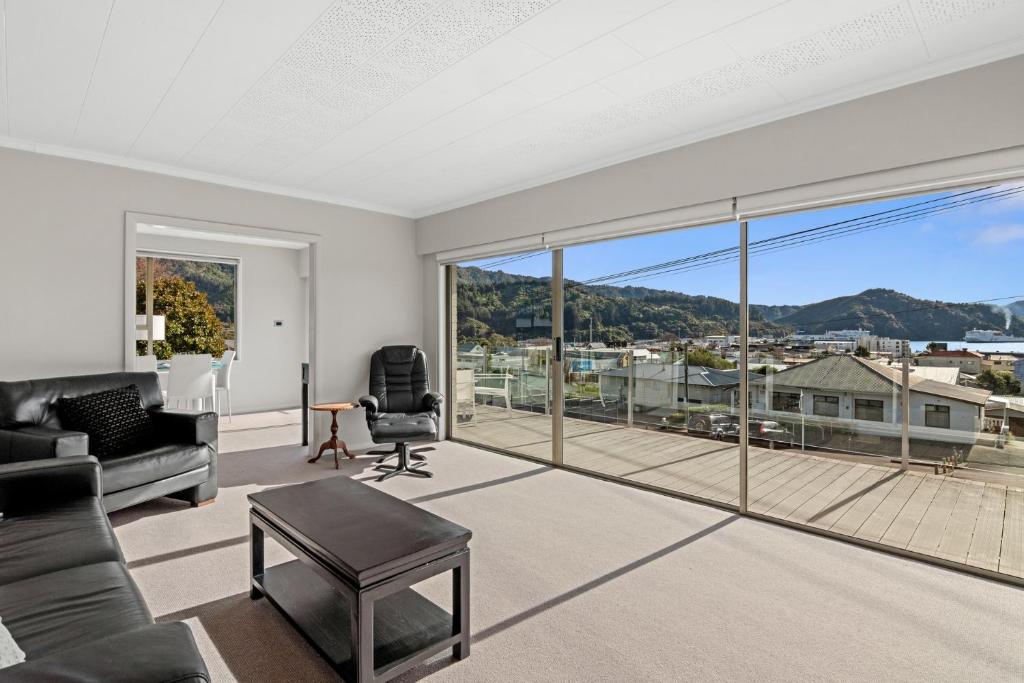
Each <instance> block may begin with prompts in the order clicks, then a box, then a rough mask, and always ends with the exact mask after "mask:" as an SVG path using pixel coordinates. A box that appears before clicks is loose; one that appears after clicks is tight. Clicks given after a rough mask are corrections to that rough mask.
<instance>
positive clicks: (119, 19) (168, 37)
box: [73, 0, 221, 154]
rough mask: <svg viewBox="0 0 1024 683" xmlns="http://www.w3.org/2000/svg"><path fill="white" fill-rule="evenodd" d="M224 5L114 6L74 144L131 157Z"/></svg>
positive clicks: (194, 0) (151, 1) (147, 2)
mask: <svg viewBox="0 0 1024 683" xmlns="http://www.w3.org/2000/svg"><path fill="white" fill-rule="evenodd" d="M220 5H221V0H176V1H175V2H174V3H168V2H165V1H164V0H132V2H118V3H115V4H114V8H113V10H112V11H111V14H110V21H109V23H108V26H107V30H106V37H105V39H104V41H103V46H102V48H101V49H100V53H99V57H98V58H97V60H96V66H95V70H94V72H93V76H92V80H91V82H90V84H89V91H88V93H87V94H86V97H85V101H84V102H83V103H82V111H81V114H80V115H79V117H78V122H77V125H76V128H75V135H74V140H73V143H74V144H75V145H81V146H83V147H86V148H88V149H95V150H98V151H101V152H105V153H109V154H124V153H125V152H127V151H128V148H129V147H131V144H132V142H134V141H135V138H136V136H138V134H139V132H140V131H141V130H142V129H143V127H144V126H145V125H146V123H147V122H148V121H149V117H150V116H151V115H152V114H153V112H154V111H155V110H156V108H157V107H158V106H159V104H160V100H161V99H162V98H163V96H164V93H166V92H167V89H168V88H169V87H170V86H171V84H172V83H173V82H174V79H175V77H176V76H177V75H178V73H179V72H180V71H181V68H182V66H183V65H184V64H185V60H186V59H188V56H189V54H190V53H191V52H192V48H193V47H195V45H196V42H197V41H198V40H199V39H200V37H201V36H202V35H203V31H204V30H205V29H206V27H207V26H209V24H210V21H211V20H212V19H213V17H214V15H215V14H216V13H217V10H218V9H219V8H220Z"/></svg>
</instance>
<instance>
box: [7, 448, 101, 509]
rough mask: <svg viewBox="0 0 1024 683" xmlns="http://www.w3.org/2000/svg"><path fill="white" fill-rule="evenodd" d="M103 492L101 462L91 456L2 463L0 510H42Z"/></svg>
mask: <svg viewBox="0 0 1024 683" xmlns="http://www.w3.org/2000/svg"><path fill="white" fill-rule="evenodd" d="M102 494H103V479H102V471H101V470H100V463H99V461H98V460H97V459H96V458H94V457H92V456H91V455H73V456H68V457H66V458H50V459H47V460H33V461H29V462H15V463H10V464H7V465H0V513H4V514H11V513H12V512H18V511H21V510H30V509H39V508H41V507H49V506H51V505H54V504H56V503H61V502H64V501H67V500H74V499H76V498H88V497H97V498H98V497H100V496H101V495H102Z"/></svg>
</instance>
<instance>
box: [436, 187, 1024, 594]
mask: <svg viewBox="0 0 1024 683" xmlns="http://www.w3.org/2000/svg"><path fill="white" fill-rule="evenodd" d="M1014 181H1018V182H1020V181H1024V173H1022V171H1021V170H1020V169H1019V168H1017V169H1014V170H1013V171H1011V172H1000V173H996V174H992V176H991V177H985V178H984V180H982V179H980V178H979V177H971V178H964V177H962V176H961V178H960V179H959V180H954V179H949V178H947V179H945V180H943V181H942V182H935V183H925V184H919V185H916V186H909V185H904V186H900V187H897V188H892V187H890V188H889V189H882V190H877V191H872V192H864V193H861V194H849V195H834V196H832V198H831V199H828V198H822V199H819V200H817V201H814V202H804V203H802V204H797V205H786V204H780V205H779V206H775V207H770V208H761V207H758V209H756V210H748V211H744V210H743V208H742V207H741V206H739V205H738V204H737V199H736V198H733V213H732V216H731V219H730V220H729V222H730V223H732V224H738V226H739V231H740V238H739V248H740V259H739V273H738V276H739V280H740V292H739V299H740V347H741V349H748V347H749V338H750V335H749V328H750V318H749V290H748V274H749V272H748V270H749V249H748V247H749V225H748V221H749V220H750V219H752V218H754V219H756V218H766V217H770V216H780V215H792V214H796V213H802V212H804V211H811V210H821V209H826V208H833V207H838V206H849V205H855V204H863V203H865V202H871V201H884V200H886V199H893V198H904V197H913V196H919V195H923V194H930V193H934V192H941V191H944V190H952V189H960V188H973V187H981V186H983V185H986V184H991V183H994V182H998V183H1007V182H1014ZM622 220H625V219H622ZM708 225H710V224H709V223H702V224H688V225H678V224H677V225H664V226H663V227H661V228H657V227H652V226H651V225H647V226H646V227H645V228H644V229H643V230H642V231H635V232H632V233H630V231H628V230H625V229H624V230H623V232H622V233H621V234H614V235H611V234H605V235H602V236H595V238H594V239H592V240H590V241H587V240H583V239H580V240H576V241H574V242H572V243H576V244H585V243H592V242H600V241H604V240H607V239H617V238H621V237H629V236H632V235H638V234H648V233H653V232H664V231H669V230H681V229H688V228H692V227H706V226H708ZM570 230H571V229H570ZM540 241H541V244H548V245H549V248H551V249H552V292H551V293H552V318H553V319H552V336H553V341H554V340H555V339H559V338H562V337H564V315H562V312H563V307H564V277H563V276H564V273H563V262H562V259H563V254H562V250H561V248H560V247H561V246H563V245H568V244H570V242H563V243H561V244H559V245H558V246H559V248H555V246H554V244H555V243H551V242H548V241H547V238H546V237H542V238H541V240H540ZM498 255H501V254H500V253H497V252H494V251H491V252H490V253H488V254H487V256H498ZM470 257H471V255H470V254H466V255H465V256H464V258H470ZM449 263H452V265H451V266H450V267H451V268H453V269H454V268H455V267H456V266H455V265H454V261H449ZM449 304H450V305H448V306H447V307H446V309H447V310H446V315H447V321H448V322H449V323H451V321H454V320H455V319H456V316H457V315H458V312H457V310H456V307H455V297H454V294H453V295H452V296H451V298H450V299H449ZM556 306H557V307H558V308H557V310H558V315H556V314H555V307H556ZM452 334H454V328H453V332H452ZM452 341H454V337H452ZM555 362H556V361H555V359H554V353H553V354H552V360H551V363H552V365H551V367H552V372H556V370H557V372H556V374H557V379H555V380H553V391H552V395H553V397H555V398H557V400H553V402H552V403H553V404H552V411H551V412H552V419H553V420H554V422H553V424H552V441H553V446H552V460H548V459H544V458H539V457H535V456H530V455H525V454H523V453H516V452H513V451H508V450H505V449H502V448H497V447H493V446H487V445H484V444H478V443H475V442H473V441H469V440H466V439H459V438H457V437H453V436H451V435H450V434H451V433H450V432H449V439H450V440H452V441H456V442H459V443H464V444H467V445H471V446H473V447H475V448H480V449H482V450H486V451H491V452H494V453H499V454H502V455H507V456H511V457H514V458H520V459H522V460H527V461H530V462H535V463H538V464H542V465H548V466H552V467H556V468H559V469H564V470H567V471H570V472H573V473H576V474H582V475H585V476H588V477H592V478H595V479H600V480H603V481H610V482H614V483H617V484H620V485H625V486H631V487H633V488H636V489H641V490H646V491H651V492H653V493H659V494H661V495H665V496H670V497H672V498H677V499H681V500H688V501H692V502H695V503H700V504H702V505H707V506H710V507H714V508H718V509H721V510H725V511H729V512H734V513H738V514H740V515H742V516H744V517H747V518H750V519H753V520H758V521H761V522H767V523H770V524H775V525H780V526H785V527H788V528H790V529H793V530H795V531H801V532H803V533H808V534H814V535H817V536H822V537H825V538H830V539H833V540H836V541H840V542H843V543H849V544H851V545H856V546H860V547H864V548H870V549H872V550H877V551H880V552H884V553H887V554H889V555H894V556H898V557H903V558H906V559H910V560H916V561H918V562H923V563H925V564H930V565H933V566H939V567H943V568H946V569H951V570H954V571H956V572H960V573H963V574H969V575H974V576H979V577H982V578H987V579H991V580H994V581H998V582H1000V583H1004V584H1010V585H1013V586H1018V587H1024V578H1020V577H1016V576H1012V575H1009V574H1004V573H999V572H997V571H992V570H988V569H983V568H981V567H977V566H973V565H967V564H963V563H959V562H955V561H953V560H947V559H944V558H941V557H937V556H935V555H929V554H924V553H918V552H915V551H911V550H906V549H903V548H899V547H896V546H891V545H885V544H882V543H878V542H875V541H870V540H866V539H862V538H857V537H855V536H850V535H844V534H840V533H837V532H834V531H830V530H828V529H822V528H818V527H812V526H808V525H805V524H800V523H797V522H793V521H790V520H786V519H782V518H779V517H772V516H769V515H767V514H764V513H760V512H755V511H751V510H749V509H748V496H749V480H748V453H749V448H748V434H747V432H748V428H749V408H750V405H749V400H750V397H749V357H748V353H747V352H743V353H741V354H740V363H739V367H740V394H741V396H740V405H739V412H740V423H741V424H740V430H741V432H740V433H741V438H740V441H739V449H740V455H739V458H740V467H739V471H738V473H737V475H738V479H739V494H740V495H739V504H738V505H732V504H729V503H722V502H719V501H715V500H711V499H708V498H701V497H698V496H694V495H692V494H688V493H683V492H680V491H675V490H671V489H664V488H660V487H658V486H654V485H651V484H645V483H643V482H638V481H633V480H628V479H622V478H619V477H615V476H612V475H606V474H602V473H599V472H594V471H591V470H586V469H582V468H580V467H576V466H573V465H569V464H565V463H564V462H563V458H562V438H563V429H562V417H563V415H564V402H563V400H562V398H563V391H564V386H563V385H564V374H563V373H562V366H563V361H561V360H559V361H557V363H558V364H557V365H555ZM451 367H452V368H454V364H452V366H451ZM452 372H454V370H452ZM448 405H449V410H451V409H452V408H451V402H449V403H448ZM556 435H557V436H556ZM554 444H557V446H555V445H554ZM556 449H557V450H556Z"/></svg>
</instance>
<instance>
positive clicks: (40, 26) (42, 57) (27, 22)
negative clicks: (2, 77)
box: [6, 0, 113, 145]
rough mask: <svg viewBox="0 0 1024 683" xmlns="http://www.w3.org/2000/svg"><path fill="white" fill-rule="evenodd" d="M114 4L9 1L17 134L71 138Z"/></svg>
mask: <svg viewBox="0 0 1024 683" xmlns="http://www.w3.org/2000/svg"><path fill="white" fill-rule="evenodd" d="M112 6H113V0H82V1H81V2H72V3H66V2H62V1H60V0H30V1H29V2H26V1H25V0H7V2H6V8H7V9H6V15H7V41H6V42H7V45H6V48H7V95H8V117H9V125H10V131H11V135H12V136H14V137H16V138H20V139H23V140H29V141H33V142H45V143H49V144H57V145H67V144H69V143H70V142H71V139H72V136H73V135H74V132H75V124H76V123H77V121H78V116H79V113H80V111H81V108H82V101H83V99H84V98H85V96H86V94H87V93H88V90H89V82H90V80H91V78H92V74H93V66H94V65H95V64H96V59H97V56H98V55H99V51H100V46H101V45H102V44H103V38H104V34H105V33H106V28H107V21H108V18H109V17H110V10H111V8H112Z"/></svg>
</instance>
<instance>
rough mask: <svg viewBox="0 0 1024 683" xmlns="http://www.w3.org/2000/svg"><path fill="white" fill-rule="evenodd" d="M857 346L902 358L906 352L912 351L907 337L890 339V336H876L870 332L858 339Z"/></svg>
mask: <svg viewBox="0 0 1024 683" xmlns="http://www.w3.org/2000/svg"><path fill="white" fill-rule="evenodd" d="M857 346H860V347H862V348H865V349H867V350H868V351H870V352H872V353H880V354H886V355H889V356H892V357H893V358H902V357H903V355H904V354H908V353H910V342H908V341H907V340H906V339H890V338H889V337H876V336H874V335H871V334H868V335H865V336H863V337H859V338H858V339H857Z"/></svg>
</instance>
